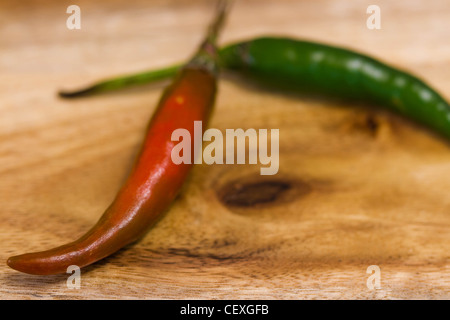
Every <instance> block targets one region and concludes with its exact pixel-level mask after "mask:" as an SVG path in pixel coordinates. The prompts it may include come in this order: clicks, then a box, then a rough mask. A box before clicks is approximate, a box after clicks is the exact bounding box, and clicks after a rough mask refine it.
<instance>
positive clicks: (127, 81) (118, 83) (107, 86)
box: [58, 64, 181, 98]
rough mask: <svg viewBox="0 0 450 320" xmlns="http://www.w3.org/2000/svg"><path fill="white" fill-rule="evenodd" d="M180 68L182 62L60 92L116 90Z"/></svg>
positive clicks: (66, 94)
mask: <svg viewBox="0 0 450 320" xmlns="http://www.w3.org/2000/svg"><path fill="white" fill-rule="evenodd" d="M180 68H181V64H180V65H174V66H170V67H166V68H162V69H157V70H149V71H144V72H141V73H138V74H132V75H124V76H118V77H115V78H110V79H107V80H103V81H100V82H97V83H95V84H93V85H91V86H88V87H86V88H83V89H78V90H74V91H59V92H58V94H59V96H60V97H63V98H76V97H81V96H88V95H91V94H97V93H101V92H106V91H114V90H118V89H122V88H126V87H131V86H135V85H140V84H146V83H152V82H156V81H159V80H163V79H167V78H169V77H172V76H174V75H175V74H176V73H177V71H178V70H179V69H180Z"/></svg>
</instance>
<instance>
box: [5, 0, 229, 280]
mask: <svg viewBox="0 0 450 320" xmlns="http://www.w3.org/2000/svg"><path fill="white" fill-rule="evenodd" d="M225 4H226V3H225V2H220V4H219V11H218V14H217V16H216V18H215V21H214V23H213V24H212V25H211V27H210V29H209V32H208V35H207V38H206V39H205V41H204V42H203V44H202V45H201V47H200V48H199V50H198V52H197V53H196V55H195V56H194V58H193V59H191V61H190V62H189V63H188V64H187V65H186V66H185V67H184V68H183V69H182V70H181V71H180V72H179V74H178V75H177V76H176V78H175V79H174V81H173V83H172V84H171V85H170V86H169V87H168V88H167V89H166V91H165V92H164V94H163V96H162V98H161V100H160V102H159V105H158V108H157V110H156V112H155V114H154V115H153V117H152V119H151V121H150V124H149V126H148V129H147V133H146V138H145V141H144V143H143V146H142V149H141V151H140V154H139V156H138V158H137V161H136V163H135V166H134V168H133V170H132V172H131V174H130V176H129V178H128V179H127V181H126V182H125V184H124V185H123V187H122V188H121V190H120V191H119V193H118V195H117V196H116V198H115V200H114V201H113V203H112V204H111V205H110V206H109V208H108V209H107V210H106V212H105V213H104V214H103V216H102V217H101V218H100V220H99V221H98V222H97V224H96V225H95V226H94V227H93V228H92V229H91V230H89V231H88V232H87V233H86V234H85V235H83V236H82V237H81V238H79V239H78V240H76V241H74V242H71V243H69V244H66V245H63V246H60V247H57V248H54V249H51V250H48V251H43V252H36V253H28V254H23V255H19V256H15V257H11V258H9V259H8V265H9V266H10V267H11V268H13V269H16V270H18V271H22V272H25V273H30V274H40V275H49V274H57V273H65V272H66V271H67V267H68V266H70V265H76V266H78V267H80V268H81V267H84V266H87V265H89V264H92V263H94V262H96V261H98V260H100V259H103V258H105V257H106V256H109V255H110V254H112V253H114V252H116V251H117V250H119V249H120V248H122V247H124V246H125V245H127V244H129V243H132V242H134V241H136V240H138V239H139V238H140V237H142V236H143V235H144V234H145V232H146V231H147V230H148V229H149V227H150V226H152V225H153V224H154V223H155V222H156V221H157V219H158V218H159V217H160V216H161V214H162V213H163V212H164V211H165V210H166V209H167V208H168V206H169V205H170V204H171V202H172V201H173V200H174V198H175V196H176V195H177V193H178V192H179V190H180V188H181V186H182V184H183V182H184V181H185V179H186V176H187V175H188V173H189V170H190V169H191V167H192V165H191V164H179V165H176V164H174V163H173V162H172V159H171V151H172V148H173V147H174V146H175V145H176V144H177V143H178V142H176V141H172V140H171V136H172V132H173V131H174V130H176V129H180V128H183V129H186V130H188V131H189V132H190V134H191V136H193V135H194V121H202V122H203V123H204V124H205V125H206V122H207V120H208V118H209V115H210V113H211V109H212V106H213V104H214V100H215V95H216V78H217V64H216V55H217V50H216V47H215V40H216V37H217V33H218V31H219V29H220V27H221V25H222V22H223V19H224V15H225ZM204 127H205V126H204ZM192 147H193V141H192ZM191 163H192V162H191Z"/></svg>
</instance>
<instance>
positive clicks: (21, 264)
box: [6, 253, 60, 275]
mask: <svg viewBox="0 0 450 320" xmlns="http://www.w3.org/2000/svg"><path fill="white" fill-rule="evenodd" d="M6 263H7V265H8V266H9V267H10V268H12V269H14V270H17V271H20V272H23V273H28V274H34V275H49V274H56V273H60V272H58V271H56V272H55V270H53V268H45V267H44V265H43V264H41V263H40V261H39V259H37V258H34V255H33V254H30V253H28V254H22V255H18V256H13V257H10V258H8V260H7V261H6Z"/></svg>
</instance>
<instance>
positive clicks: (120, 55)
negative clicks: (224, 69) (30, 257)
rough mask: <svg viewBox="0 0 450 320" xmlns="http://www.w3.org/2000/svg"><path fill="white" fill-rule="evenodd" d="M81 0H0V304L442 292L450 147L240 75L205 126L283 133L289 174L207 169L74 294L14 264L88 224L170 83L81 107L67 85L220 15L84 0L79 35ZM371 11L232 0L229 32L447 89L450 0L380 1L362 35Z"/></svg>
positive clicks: (227, 35) (181, 5) (400, 122)
mask: <svg viewBox="0 0 450 320" xmlns="http://www.w3.org/2000/svg"><path fill="white" fill-rule="evenodd" d="M70 4H73V3H72V2H71V1H49V0H47V1H39V2H37V1H20V2H18V1H13V0H9V1H2V2H1V5H0V70H1V74H0V172H1V175H0V177H1V178H0V208H1V210H0V242H1V246H0V261H2V263H1V264H0V284H1V285H0V298H1V299H18V298H19V299H72V298H77V299H105V298H108V299H116V298H120V299H136V298H138V299H197V298H205V299H243V298H246V299H260V298H263V299H312V298H319V299H416V298H419V299H439V298H440V299H442V298H443V299H448V298H450V263H449V252H450V250H449V248H450V232H449V231H450V196H449V194H448V192H449V191H448V190H450V180H449V179H448V178H447V177H450V148H449V144H448V142H446V141H444V140H442V139H440V138H439V137H437V136H435V135H434V134H432V133H430V132H429V131H427V130H425V129H424V128H422V127H420V126H417V125H415V124H412V123H411V122H409V121H407V120H404V119H401V118H399V117H397V116H394V115H392V114H390V113H389V112H386V111H382V110H381V109H379V108H374V107H372V106H361V105H360V106H355V105H351V104H348V103H345V102H341V101H330V100H326V99H321V98H318V97H315V98H313V97H308V96H301V95H296V94H292V93H289V94H287V93H285V92H282V91H276V90H270V89H267V88H264V87H261V86H259V85H257V84H253V83H249V82H247V81H245V80H243V79H241V78H239V77H237V76H235V75H230V74H226V75H224V77H222V79H221V81H220V92H219V95H218V100H217V104H216V108H215V111H214V115H213V118H212V121H211V124H210V126H211V127H214V128H218V129H220V130H225V129H227V128H231V129H236V128H243V129H247V128H257V129H258V128H269V129H270V128H279V129H280V171H279V173H278V174H277V175H275V176H270V177H269V176H267V177H263V176H261V175H259V166H255V165H214V166H208V165H199V166H196V167H195V168H194V169H193V172H192V175H191V176H190V179H189V181H188V182H187V183H186V185H185V187H184V189H183V192H182V194H181V195H180V197H179V198H178V199H177V201H176V202H175V203H174V204H173V206H172V207H171V208H170V210H169V211H168V212H167V213H166V214H165V217H164V218H163V219H162V220H161V221H160V222H159V223H158V224H157V225H156V226H155V227H154V228H153V229H152V230H151V231H150V232H149V233H148V234H147V236H146V237H145V238H144V239H143V240H142V241H140V242H138V243H136V244H135V245H132V246H129V247H127V248H125V249H123V250H121V251H120V252H118V253H117V254H114V255H113V256H111V257H109V258H107V259H104V260H103V261H101V262H99V263H97V264H95V265H93V266H91V267H88V268H86V269H83V271H82V283H81V289H79V290H74V289H68V288H67V286H66V280H67V277H68V275H58V276H46V277H42V276H31V275H26V274H22V273H19V272H16V271H14V270H12V269H10V268H8V267H7V266H6V264H5V261H6V259H7V258H8V257H9V256H11V255H14V254H20V253H25V252H30V251H34V250H43V249H47V248H51V247H53V246H57V245H60V244H63V243H65V242H67V241H71V240H74V239H75V238H77V237H78V236H80V235H81V234H83V233H84V232H85V231H86V230H87V229H88V228H89V227H90V226H91V225H93V223H95V222H96V220H97V219H98V218H99V217H100V215H101V214H102V212H103V210H104V209H105V208H106V207H107V206H108V204H109V203H110V202H111V200H112V199H113V197H114V195H115V193H116V192H117V190H118V188H119V186H120V184H121V183H122V182H123V181H124V178H125V177H126V174H127V172H128V170H129V168H130V166H131V163H132V160H133V157H134V156H135V154H136V151H137V148H138V146H139V143H140V141H141V139H142V136H143V130H144V128H145V126H146V124H147V119H149V117H150V115H151V114H152V112H153V110H154V107H155V105H156V103H157V101H158V99H159V96H160V94H161V89H162V88H163V85H146V86H143V87H139V88H134V89H130V90H126V91H122V92H117V93H113V94H105V95H101V96H97V97H92V98H86V99H80V100H76V101H75V100H74V101H64V100H60V99H58V98H57V97H56V90H57V89H61V88H74V87H77V86H79V85H82V84H86V83H87V82H90V81H94V80H97V79H99V78H103V77H107V76H110V75H115V74H121V73H130V72H136V71H140V70H144V69H148V68H154V67H160V66H164V65H167V64H170V63H173V62H177V61H182V60H184V59H186V58H187V57H189V56H190V54H191V53H192V52H193V50H194V48H195V47H196V45H197V44H198V43H199V41H200V39H201V38H202V36H203V34H204V30H205V27H206V25H207V24H208V22H209V20H210V18H211V15H212V11H213V4H212V3H211V2H210V1H206V0H204V1H192V0H189V1H187V0H185V1H162V0H161V1H152V2H149V1H138V0H128V1H126V2H125V1H119V0H114V1H99V2H93V1H91V2H89V1H77V4H78V5H79V6H80V8H81V12H82V28H81V30H68V29H67V28H66V24H65V22H66V19H67V17H68V14H66V13H65V12H66V8H67V6H69V5H70ZM370 4H374V3H372V2H371V1H363V0H361V1H340V0H339V1H337V0H322V1H268V0H264V1H256V0H255V1H242V0H241V1H235V4H234V7H233V9H232V13H231V16H230V18H229V20H228V23H227V27H226V30H225V31H224V33H223V37H222V40H221V41H222V43H225V42H229V41H233V40H240V39H244V38H247V37H253V36H257V35H262V34H273V35H289V36H295V37H298V38H306V39H313V40H317V41H322V42H327V43H331V44H336V45H342V46H347V47H349V48H353V49H357V50H360V51H363V52H366V53H369V54H371V55H373V56H375V57H377V58H380V59H383V60H384V61H387V62H389V63H391V64H393V65H396V66H398V67H401V68H404V69H407V70H409V71H411V72H414V73H415V74H418V75H420V76H421V77H423V78H424V79H426V80H427V82H428V83H430V84H431V85H432V86H433V87H435V88H436V89H437V90H438V91H440V92H442V93H443V95H444V96H445V97H446V98H447V99H449V100H450V94H449V92H450V76H449V73H448V70H449V66H450V41H449V40H448V39H450V19H448V17H449V14H450V6H449V3H448V1H445V0H427V1H425V0H423V1H421V0H418V1H414V2H411V1H409V0H401V1H400V0H399V1H387V0H383V1H381V0H380V1H376V4H378V5H379V6H380V8H381V17H382V29H381V30H369V29H367V27H366V19H367V17H368V15H367V14H366V9H367V7H368V6H369V5H370ZM280 185H281V186H283V187H279V186H280ZM264 192H265V193H267V194H268V196H267V197H262V198H261V197H260V198H258V197H257V195H259V194H261V193H264ZM242 194H245V195H246V197H244V198H245V199H247V198H249V199H250V200H251V199H253V200H252V201H247V202H246V201H244V200H242ZM255 195H256V196H255ZM239 199H241V200H239ZM370 265H377V266H379V267H380V270H381V288H380V289H377V290H369V289H368V287H367V286H366V281H367V278H368V277H369V274H367V273H366V270H367V268H368V267H369V266H370Z"/></svg>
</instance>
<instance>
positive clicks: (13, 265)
mask: <svg viewBox="0 0 450 320" xmlns="http://www.w3.org/2000/svg"><path fill="white" fill-rule="evenodd" d="M18 257H20V256H14V257H10V258H8V260H7V261H6V264H7V265H8V266H9V267H10V268H13V269H14V270H17V271H22V270H20V269H21V268H20V263H17V261H20V258H19V259H18Z"/></svg>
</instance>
